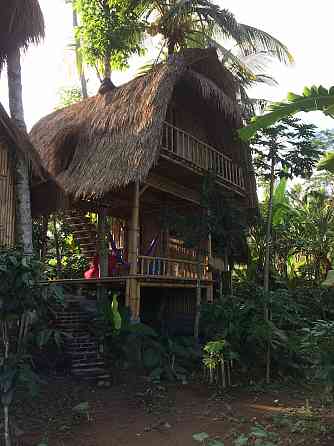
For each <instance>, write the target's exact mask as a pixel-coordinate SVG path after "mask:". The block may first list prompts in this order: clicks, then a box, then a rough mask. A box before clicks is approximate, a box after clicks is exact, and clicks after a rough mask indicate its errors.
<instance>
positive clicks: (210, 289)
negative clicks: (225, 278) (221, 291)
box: [206, 233, 213, 303]
mask: <svg viewBox="0 0 334 446" xmlns="http://www.w3.org/2000/svg"><path fill="white" fill-rule="evenodd" d="M208 257H209V262H208V264H209V265H210V259H211V258H212V238H211V233H209V237H208ZM208 279H209V280H210V281H212V271H210V270H209V272H208ZM206 299H207V301H208V302H209V303H212V302H213V285H212V284H211V285H209V286H208V287H207V293H206Z"/></svg>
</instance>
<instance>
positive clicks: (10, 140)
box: [0, 103, 46, 178]
mask: <svg viewBox="0 0 334 446" xmlns="http://www.w3.org/2000/svg"><path fill="white" fill-rule="evenodd" d="M0 143H4V144H5V145H6V146H7V147H8V149H9V151H12V152H11V153H13V154H15V153H16V152H19V153H20V155H21V156H22V157H25V158H27V159H28V160H29V161H30V162H31V164H32V168H33V171H34V173H35V175H37V176H39V177H40V178H45V177H46V173H45V171H44V169H43V167H42V162H41V159H40V156H39V154H38V152H37V151H36V149H35V148H34V146H33V145H32V144H31V142H30V140H29V137H28V135H27V134H26V133H25V132H24V131H23V130H21V129H19V128H18V127H17V126H16V125H15V123H14V122H13V120H12V119H10V117H9V116H8V114H7V113H6V110H5V109H4V108H3V106H2V105H1V103H0Z"/></svg>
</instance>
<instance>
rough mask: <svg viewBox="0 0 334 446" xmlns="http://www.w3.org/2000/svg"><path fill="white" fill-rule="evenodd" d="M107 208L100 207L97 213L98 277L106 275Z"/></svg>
mask: <svg viewBox="0 0 334 446" xmlns="http://www.w3.org/2000/svg"><path fill="white" fill-rule="evenodd" d="M107 223H108V221H107V210H106V209H104V208H102V209H100V210H99V213H98V236H99V260H100V277H108V251H109V249H108V225H107Z"/></svg>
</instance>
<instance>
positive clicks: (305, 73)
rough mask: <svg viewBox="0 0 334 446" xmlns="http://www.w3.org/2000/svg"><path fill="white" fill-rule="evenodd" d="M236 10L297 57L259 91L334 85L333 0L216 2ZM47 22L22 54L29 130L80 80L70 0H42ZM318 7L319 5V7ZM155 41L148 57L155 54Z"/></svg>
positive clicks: (123, 77) (274, 94)
mask: <svg viewBox="0 0 334 446" xmlns="http://www.w3.org/2000/svg"><path fill="white" fill-rule="evenodd" d="M217 3H219V4H220V6H222V7H227V8H229V9H231V11H233V12H234V13H235V15H236V16H237V19H238V20H239V21H240V22H244V23H247V24H249V25H253V26H256V27H259V28H262V29H264V30H266V31H268V32H269V33H271V34H273V35H274V36H275V37H277V38H278V39H280V40H281V41H282V42H284V43H285V44H286V45H287V46H288V48H289V49H290V51H291V52H292V53H293V55H294V57H295V61H296V62H295V65H294V66H293V67H284V66H281V65H279V64H274V65H272V66H271V67H270V73H271V74H272V75H273V76H274V77H275V78H276V79H277V81H278V82H279V86H278V87H270V88H269V87H261V88H259V89H257V90H256V91H255V92H254V94H255V95H256V96H258V97H265V98H267V99H270V100H279V99H283V98H284V97H285V96H286V93H287V92H288V91H294V92H301V91H302V89H303V87H304V86H305V85H312V84H323V85H324V86H327V87H328V86H330V85H334V74H333V63H332V57H331V54H332V43H333V39H332V33H331V30H332V27H333V17H334V2H333V1H332V0H318V1H317V3H316V4H315V3H314V2H311V1H310V0H304V1H302V0H294V1H293V0H292V1H291V0H280V1H273V0H252V1H247V0H224V1H217ZM40 4H41V6H42V9H43V12H44V15H45V21H46V39H45V41H44V42H43V43H42V44H41V45H40V46H38V47H32V48H30V49H29V50H28V52H27V53H26V54H25V55H24V56H23V61H22V75H23V89H24V90H23V91H24V107H25V115H26V121H27V125H28V127H29V128H30V127H31V126H32V125H33V124H34V123H35V122H36V121H37V120H39V119H40V118H42V117H43V116H44V115H46V114H48V113H50V112H51V111H52V110H53V109H54V107H55V106H56V104H57V102H58V100H59V94H58V92H59V89H60V88H61V87H68V86H73V85H75V84H76V83H77V81H76V71H75V63H74V55H73V52H72V51H71V50H70V49H69V45H70V44H71V42H72V15H71V10H70V8H69V6H68V5H66V4H65V0H40ZM316 6H317V8H316ZM155 51H156V48H155V46H154V42H150V51H149V54H148V56H147V57H148V58H150V57H152V55H153V54H155ZM144 64H145V60H144V59H141V60H138V59H134V60H132V61H131V69H130V70H128V71H127V72H125V73H115V74H114V75H113V80H114V82H115V83H116V84H121V83H123V82H125V81H127V80H129V79H131V78H132V77H133V76H134V74H135V73H136V72H137V70H138V68H139V67H140V66H141V65H144ZM89 87H90V91H91V92H92V93H94V92H95V91H96V90H97V87H98V83H97V80H96V77H95V75H94V73H89ZM0 100H1V102H2V103H4V105H5V106H6V107H7V82H6V76H5V73H4V74H2V76H1V78H0ZM306 119H307V121H311V122H314V123H315V124H317V125H319V126H321V127H322V128H326V127H334V125H333V123H332V120H330V119H329V118H323V117H322V115H321V114H320V113H316V114H308V115H307V118H306Z"/></svg>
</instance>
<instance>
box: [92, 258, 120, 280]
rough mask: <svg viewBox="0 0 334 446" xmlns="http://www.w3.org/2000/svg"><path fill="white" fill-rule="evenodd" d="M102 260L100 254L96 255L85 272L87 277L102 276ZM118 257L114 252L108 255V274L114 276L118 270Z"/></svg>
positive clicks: (96, 277) (95, 277)
mask: <svg viewBox="0 0 334 446" xmlns="http://www.w3.org/2000/svg"><path fill="white" fill-rule="evenodd" d="M99 264H100V261H99V256H98V255H96V256H95V257H94V259H93V262H92V263H91V267H90V268H89V270H87V271H85V272H84V278H85V279H98V278H99V277H100V265H99ZM116 267H117V257H116V256H115V255H114V254H109V256H108V275H109V276H112V275H113V273H114V272H115V271H116Z"/></svg>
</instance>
